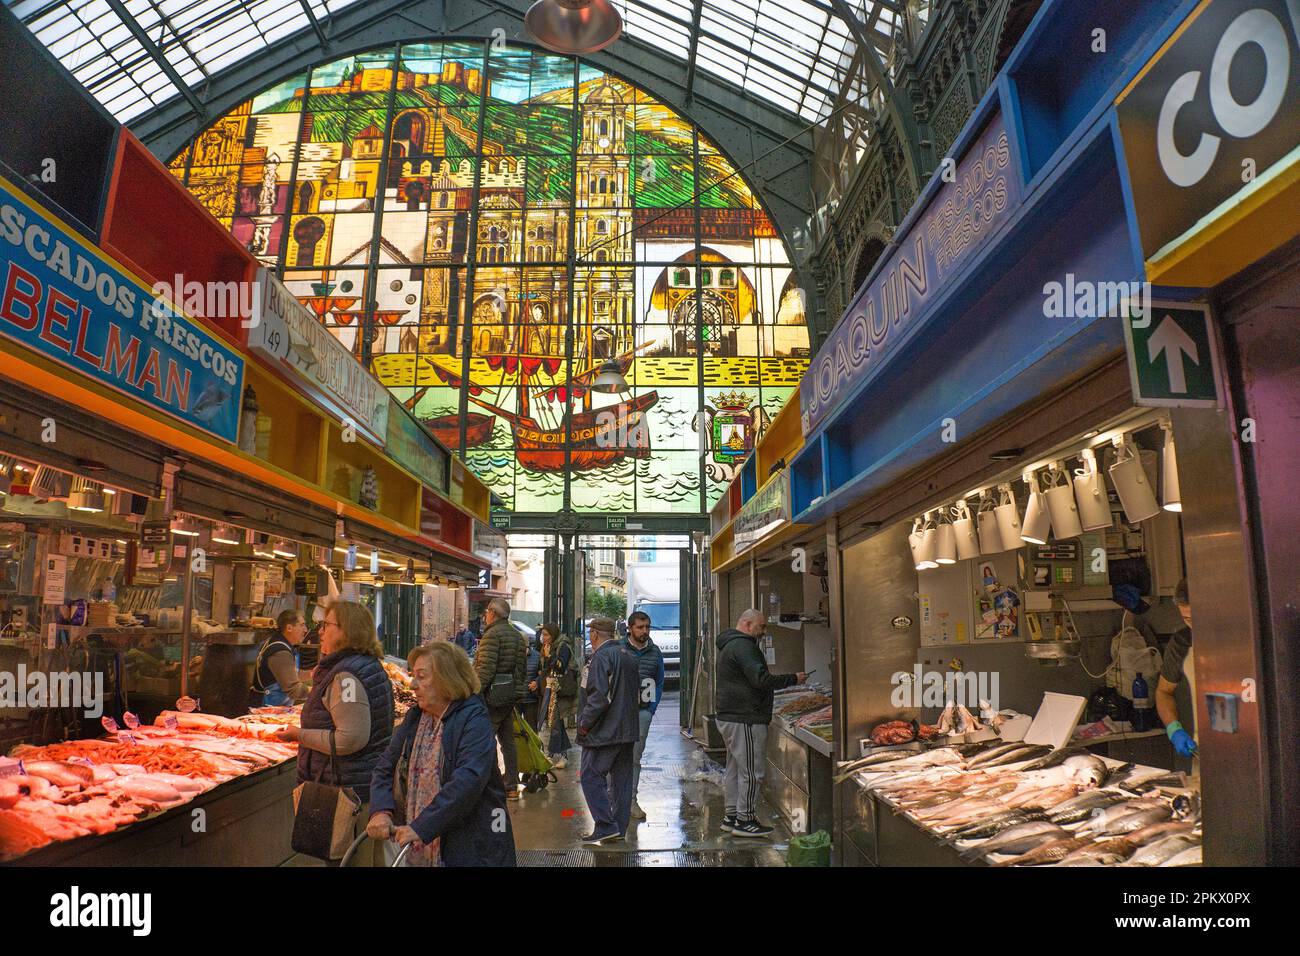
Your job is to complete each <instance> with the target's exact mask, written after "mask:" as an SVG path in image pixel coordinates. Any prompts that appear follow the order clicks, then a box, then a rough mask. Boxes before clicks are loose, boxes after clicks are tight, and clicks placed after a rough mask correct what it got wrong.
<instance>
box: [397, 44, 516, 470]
mask: <svg viewBox="0 0 1300 956" xmlns="http://www.w3.org/2000/svg"><path fill="white" fill-rule="evenodd" d="M490 50H491V40H484V41H483V78H484V79H485V80H488V79H489V78H490V74H489V73H488V66H489V63H488V54H489V52H490ZM445 60H446V44H445V43H443V44H441V45H440V47H439V61H440V62H443V61H445ZM439 104H440V107H439V108H441V98H439ZM486 119H487V97H486V96H484V95H483V94H482V93H480V94H479V98H478V125H477V129H476V140H475V142H474V144H473V149H471V150H470V155H471V156H472V157H473V158H474V187H473V189H471V190H470V200H469V210H468V212H467V214H466V216H465V219H466V223H465V225H466V229H467V230H468V231H469V244H468V245H467V246H466V248H465V259H466V262H465V304H464V316H465V317H464V320H463V321H462V323H461V329H460V331H461V356H460V401H459V403H458V406H459V409H460V458H461V461H464V460H465V457H466V454H467V452H468V448H467V444H468V442H469V435H468V428H467V424H466V416H467V415H468V414H469V373H470V350H471V346H472V345H473V328H472V326H473V324H474V280H475V273H476V272H477V271H478V270H477V268H476V267H475V266H476V261H477V259H478V199H479V189H480V183H481V181H482V177H483V126H484V122H485V120H486ZM423 294H424V293H423V290H421V295H423ZM511 434H512V435H513V434H514V432H513V429H512V430H511ZM515 465H516V467H515V468H514V469H513V471H512V474H511V477H510V482H511V485H512V486H513V484H514V480H515V479H514V472H517V471H518V470H519V469H518V460H517V459H516V461H515Z"/></svg>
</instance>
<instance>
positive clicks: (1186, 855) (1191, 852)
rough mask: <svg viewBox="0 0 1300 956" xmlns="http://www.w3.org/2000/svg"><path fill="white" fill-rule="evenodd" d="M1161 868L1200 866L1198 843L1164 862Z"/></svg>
mask: <svg viewBox="0 0 1300 956" xmlns="http://www.w3.org/2000/svg"><path fill="white" fill-rule="evenodd" d="M1160 865H1161V866H1200V865H1201V845H1200V844H1199V843H1198V844H1197V845H1196V846H1194V847H1190V848H1189V849H1186V850H1184V851H1183V852H1182V853H1179V854H1178V855H1177V856H1175V857H1170V858H1169V859H1168V860H1165V862H1164V863H1161V864H1160Z"/></svg>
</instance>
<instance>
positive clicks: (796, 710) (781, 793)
mask: <svg viewBox="0 0 1300 956" xmlns="http://www.w3.org/2000/svg"><path fill="white" fill-rule="evenodd" d="M772 710H773V713H772V723H771V724H770V725H769V727H768V734H767V754H766V759H767V773H766V774H764V777H763V790H764V793H765V795H766V796H767V798H768V801H769V802H770V803H771V804H772V806H773V807H775V808H776V809H777V811H778V812H780V814H781V815H782V816H783V817H784V818H785V821H786V824H787V825H788V826H789V827H790V829H791V831H792V832H795V833H811V832H814V831H816V830H826V831H828V832H829V831H830V830H831V829H833V827H834V820H835V816H834V805H833V799H834V794H833V790H832V787H831V776H832V770H833V766H834V764H833V760H832V745H831V737H830V730H831V698H830V690H829V688H828V687H825V686H823V685H820V684H810V685H804V686H800V687H794V688H790V689H789V690H786V691H782V692H779V693H778V694H776V695H775V699H774V703H773V709H772Z"/></svg>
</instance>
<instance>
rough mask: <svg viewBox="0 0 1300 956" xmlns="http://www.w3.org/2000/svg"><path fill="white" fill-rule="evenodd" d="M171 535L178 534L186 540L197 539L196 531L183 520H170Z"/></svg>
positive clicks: (189, 523) (190, 524) (188, 522)
mask: <svg viewBox="0 0 1300 956" xmlns="http://www.w3.org/2000/svg"><path fill="white" fill-rule="evenodd" d="M172 534H179V535H182V536H184V537H186V538H197V537H198V536H199V532H198V529H196V528H195V527H194V526H193V524H192V523H191V522H190V521H188V520H187V519H185V518H173V519H172Z"/></svg>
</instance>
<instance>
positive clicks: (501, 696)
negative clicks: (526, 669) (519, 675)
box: [483, 673, 515, 708]
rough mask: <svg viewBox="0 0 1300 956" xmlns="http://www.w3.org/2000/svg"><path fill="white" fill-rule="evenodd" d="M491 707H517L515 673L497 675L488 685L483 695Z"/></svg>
mask: <svg viewBox="0 0 1300 956" xmlns="http://www.w3.org/2000/svg"><path fill="white" fill-rule="evenodd" d="M483 696H484V697H485V698H486V700H487V704H488V706H489V707H492V708H498V707H513V706H514V705H515V675H514V674H513V673H508V674H497V675H496V676H495V677H493V678H492V683H491V684H489V685H488V689H487V693H486V694H484V695H483Z"/></svg>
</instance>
